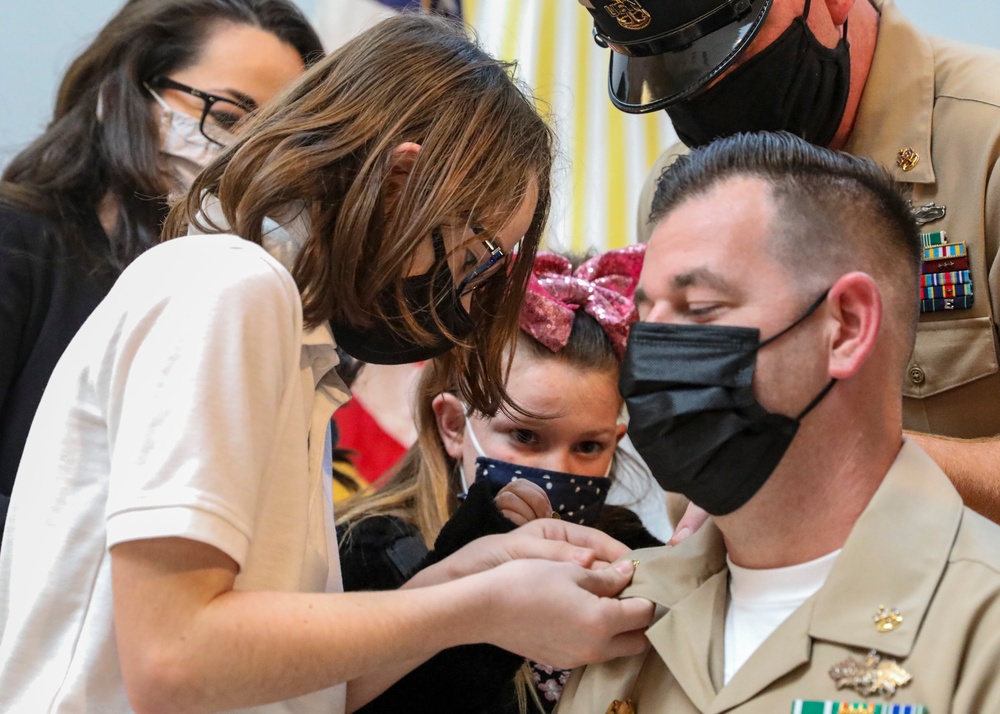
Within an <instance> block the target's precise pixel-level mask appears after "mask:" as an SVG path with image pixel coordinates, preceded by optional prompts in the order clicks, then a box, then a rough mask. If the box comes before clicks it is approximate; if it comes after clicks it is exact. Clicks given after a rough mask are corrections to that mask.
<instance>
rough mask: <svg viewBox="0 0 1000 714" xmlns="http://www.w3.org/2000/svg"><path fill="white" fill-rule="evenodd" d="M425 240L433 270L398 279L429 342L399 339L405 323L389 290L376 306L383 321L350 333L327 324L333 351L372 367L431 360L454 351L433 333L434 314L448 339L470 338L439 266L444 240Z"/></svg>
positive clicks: (349, 328)
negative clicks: (430, 338)
mask: <svg viewBox="0 0 1000 714" xmlns="http://www.w3.org/2000/svg"><path fill="white" fill-rule="evenodd" d="M431 240H432V242H433V245H434V264H433V265H432V266H431V268H430V269H429V270H428V271H427V272H426V273H423V274H421V275H411V276H408V277H406V278H403V299H404V301H405V302H406V306H407V309H408V310H409V311H410V313H411V314H412V315H413V317H414V318H415V319H416V321H417V324H419V325H420V327H421V328H423V329H424V330H426V331H427V332H428V333H430V334H431V335H433V336H434V338H435V339H434V342H433V343H432V344H429V345H428V344H421V343H418V342H414V341H413V340H412V338H408V337H406V336H405V334H406V333H405V331H404V330H405V324H406V323H405V320H404V319H403V315H402V311H401V310H400V308H399V304H398V302H397V300H396V297H395V295H394V294H392V291H391V289H390V291H387V292H386V293H385V294H383V295H382V297H381V298H380V300H379V302H380V305H381V307H382V312H383V314H384V315H386V316H387V317H388V320H387V321H384V322H375V323H373V324H371V325H369V326H368V327H356V326H354V325H352V324H350V323H347V322H342V321H341V322H337V321H332V320H331V322H330V329H331V330H332V331H333V337H334V339H335V340H336V342H337V346H338V347H340V348H341V349H343V350H344V351H345V352H347V354H349V355H351V357H354V358H355V359H358V360H361V361H362V362H370V363H372V364H407V363H411V362H423V361H425V360H429V359H433V358H434V357H438V356H440V355H442V354H444V353H445V352H447V351H448V350H450V349H451V348H452V347H454V346H455V342H454V341H453V340H452V339H451V338H450V337H449V336H448V335H446V334H445V333H444V332H443V331H442V330H441V328H440V327H438V323H437V322H436V321H435V320H434V312H436V313H437V317H438V319H439V320H440V321H441V323H442V324H443V325H444V327H445V328H446V329H447V331H448V332H449V333H451V335H453V336H454V337H456V338H458V339H462V338H465V337H468V336H469V335H470V334H471V333H472V330H473V328H474V327H475V323H474V322H473V321H472V317H471V316H470V315H469V312H468V310H466V309H465V306H464V305H463V304H462V299H461V296H460V295H459V292H458V289H457V288H456V287H455V278H454V276H453V275H452V272H451V268H449V267H448V263H447V261H446V260H445V255H446V251H445V247H444V237H443V236H442V235H441V231H440V229H435V230H434V231H433V232H432V233H431ZM435 300H436V301H437V302H436V304H435ZM432 306H434V309H433V311H432Z"/></svg>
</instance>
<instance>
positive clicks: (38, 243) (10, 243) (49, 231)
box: [0, 200, 56, 253]
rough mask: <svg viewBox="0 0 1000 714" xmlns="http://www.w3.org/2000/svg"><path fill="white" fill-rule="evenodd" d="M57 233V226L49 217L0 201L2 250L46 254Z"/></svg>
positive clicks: (0, 241)
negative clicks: (47, 247) (47, 246)
mask: <svg viewBox="0 0 1000 714" xmlns="http://www.w3.org/2000/svg"><path fill="white" fill-rule="evenodd" d="M55 233H56V225H55V223H54V221H53V220H52V219H51V218H49V217H48V216H45V215H42V214H40V213H35V212H33V211H28V210H25V209H22V208H17V207H15V206H12V205H11V204H9V203H7V202H6V201H3V200H0V248H4V249H15V250H23V251H27V252H29V253H38V252H44V251H45V250H46V248H45V246H46V245H47V244H49V243H51V238H52V237H53V235H54V234H55Z"/></svg>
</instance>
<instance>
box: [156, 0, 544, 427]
mask: <svg viewBox="0 0 1000 714" xmlns="http://www.w3.org/2000/svg"><path fill="white" fill-rule="evenodd" d="M511 70H512V66H511V65H509V64H505V63H503V62H500V61H498V60H496V59H494V58H492V57H490V56H489V55H488V54H486V53H485V52H484V51H483V50H482V49H480V48H479V47H478V46H477V45H476V44H475V42H474V41H472V40H471V39H470V37H469V35H468V34H467V31H466V30H465V28H464V27H463V26H461V25H459V24H457V23H455V22H452V21H449V20H445V19H442V18H438V17H432V16H427V15H421V14H403V15H400V16H396V17H392V18H389V19H387V20H384V21H383V22H381V23H379V24H378V25H376V26H374V27H373V28H372V29H370V30H368V31H367V32H364V33H362V34H361V35H359V36H357V37H356V38H354V39H353V40H351V41H349V42H348V43H346V44H345V45H343V46H342V47H341V48H339V49H338V50H336V51H335V52H333V53H332V54H331V55H330V56H329V57H327V58H326V59H324V60H322V61H321V62H319V63H318V64H317V65H316V66H315V67H313V68H312V69H311V70H310V71H309V72H307V73H306V74H305V76H303V77H302V78H301V80H300V81H298V82H297V83H296V84H295V85H293V86H292V87H291V88H290V89H288V90H287V91H286V92H285V93H284V95H283V96H280V97H278V98H277V99H276V100H275V101H274V102H272V103H271V104H270V105H269V106H268V107H266V108H264V109H262V110H261V111H260V112H258V113H257V114H256V115H255V116H254V117H253V118H252V119H251V121H250V122H249V123H248V125H247V126H246V127H245V129H244V130H243V131H242V132H241V136H240V139H239V140H238V141H237V142H236V143H235V144H234V145H233V146H231V147H230V148H229V149H228V150H227V151H226V152H225V153H224V154H223V155H222V156H221V157H220V158H219V159H218V160H217V161H216V162H215V163H213V164H212V165H211V166H209V167H208V168H207V169H206V170H205V171H204V172H203V173H202V174H201V176H200V177H199V178H198V179H197V180H196V181H195V183H194V185H193V186H192V188H191V190H190V192H189V193H188V195H187V197H186V199H185V200H184V201H183V202H182V203H181V204H179V205H178V206H175V208H174V210H173V211H172V212H171V215H170V217H169V218H168V222H167V226H166V228H165V234H166V235H167V236H168V237H173V236H177V235H180V234H181V233H183V232H184V226H185V224H186V223H188V222H194V223H196V224H197V225H198V227H199V228H200V229H202V230H204V231H208V232H213V231H219V230H225V229H224V228H223V227H219V226H211V225H207V226H206V225H204V221H205V219H204V218H202V219H199V218H198V214H199V211H200V209H201V197H202V196H204V195H205V194H206V193H209V194H214V195H216V196H217V197H218V199H219V201H220V203H221V209H222V212H223V214H224V215H225V218H226V221H227V222H228V224H229V228H228V230H232V231H233V232H235V233H236V234H238V235H240V236H242V237H244V238H246V239H248V240H251V241H254V242H256V243H260V242H261V229H262V222H263V220H264V218H265V217H267V216H271V217H274V216H281V215H288V211H289V209H290V208H291V209H292V210H299V207H301V210H304V211H306V212H307V215H308V217H309V219H310V230H309V235H308V238H307V239H306V242H305V245H304V246H303V248H302V250H301V252H300V253H299V256H298V258H297V260H296V263H295V266H294V269H293V271H292V275H293V277H294V278H295V280H296V283H297V284H298V287H299V291H300V293H301V295H302V304H303V317H304V320H305V322H306V324H307V325H310V326H315V325H317V324H320V323H322V322H323V321H324V320H334V321H337V322H347V323H350V324H353V325H355V326H359V327H362V326H367V325H370V324H371V323H373V322H376V321H380V322H386V318H387V316H386V314H385V312H384V311H383V309H382V307H381V305H382V304H384V302H382V300H381V298H383V296H386V295H393V296H394V297H395V300H396V303H397V304H398V305H399V312H400V313H401V314H402V315H403V317H404V319H403V321H402V322H403V324H399V321H397V323H396V326H395V328H394V329H396V330H397V331H398V332H400V333H402V334H403V335H405V336H407V337H409V338H410V339H413V340H415V341H417V342H420V343H422V344H430V343H432V342H433V339H434V338H433V336H432V335H430V334H428V333H427V332H426V331H425V330H422V329H421V328H420V327H419V326H418V324H417V322H416V321H415V320H414V318H413V315H412V314H411V313H410V312H409V311H408V310H407V309H406V303H405V301H404V299H403V294H402V285H401V278H402V277H403V276H405V275H406V274H407V273H408V270H409V268H410V266H411V264H412V261H413V259H414V255H415V254H416V252H417V250H418V249H420V248H421V246H426V245H428V241H429V240H430V238H429V236H430V234H431V232H432V231H433V230H434V229H435V228H437V227H438V226H440V225H442V224H453V225H456V226H458V227H459V228H462V227H465V226H469V227H476V228H477V229H479V228H482V229H483V231H484V232H485V235H493V234H495V233H496V232H497V231H498V230H499V229H500V228H501V227H502V226H503V225H504V224H505V223H506V222H507V221H508V220H509V219H510V217H511V216H512V215H513V214H514V213H515V212H516V210H517V208H518V207H519V206H520V205H521V204H522V202H523V201H524V199H525V196H526V195H529V193H530V192H531V190H532V187H533V185H534V186H535V187H537V192H538V201H537V206H536V209H535V211H534V215H533V217H532V221H531V225H530V227H529V229H528V231H527V233H526V234H525V235H524V238H523V240H522V241H521V244H520V250H519V252H518V257H517V258H516V259H515V260H513V261H512V264H511V267H510V270H509V271H508V273H507V274H506V275H503V274H500V275H498V276H497V277H496V278H494V279H492V280H490V281H488V282H487V284H486V285H484V286H483V287H482V288H480V289H479V290H477V291H476V292H475V293H474V295H473V299H472V308H471V314H472V317H473V319H474V321H475V323H476V328H475V330H474V332H473V334H472V335H471V336H470V337H469V338H468V339H467V340H464V341H461V342H460V343H459V346H458V347H457V348H455V349H453V350H452V351H451V352H450V353H449V354H448V355H446V356H445V357H444V358H442V362H443V363H444V364H445V365H446V367H447V368H448V370H449V371H450V372H452V373H453V374H456V375H460V376H459V378H458V388H459V389H460V391H461V392H462V394H463V396H464V398H465V399H466V400H467V401H468V403H470V404H471V405H473V406H474V407H475V408H476V409H477V410H479V411H482V412H483V413H487V414H492V413H495V411H496V409H497V408H499V407H500V405H501V404H503V403H504V401H505V398H506V394H505V392H504V389H503V386H502V385H503V384H504V381H505V380H504V378H503V364H505V355H506V353H507V352H509V350H510V346H511V343H512V341H513V338H514V336H515V334H516V333H517V329H518V314H519V310H520V306H521V302H522V300H523V295H524V291H525V288H526V285H527V281H528V276H529V272H530V270H531V265H532V261H533V259H534V254H535V250H536V248H537V245H538V243H539V240H540V239H541V235H542V229H543V226H544V223H545V218H546V215H547V213H548V207H549V173H550V170H551V164H552V154H553V139H552V133H551V130H550V129H549V127H548V126H547V125H546V123H545V121H544V120H543V119H542V118H541V116H540V115H539V113H538V111H537V110H536V109H535V106H534V104H533V103H532V100H531V98H530V96H529V95H527V94H526V93H525V91H524V90H523V89H522V88H521V87H520V86H519V85H518V84H517V83H516V82H515V81H514V80H513V79H512V77H511ZM406 142H413V143H416V144H419V145H420V147H421V149H420V151H419V153H418V154H417V156H416V158H415V159H414V160H413V163H412V166H410V167H409V172H408V175H407V178H406V179H405V182H403V183H402V185H401V186H397V187H396V188H397V189H398V190H397V191H395V192H393V193H391V194H390V195H391V199H392V200H391V201H386V200H385V195H386V190H385V189H386V187H387V185H389V184H390V183H391V182H392V181H393V176H392V175H391V172H392V169H393V165H394V158H393V157H394V154H393V152H394V150H395V149H396V148H397V147H399V146H400V145H401V144H404V143H406ZM481 237H482V236H481V235H480V236H477V237H476V239H475V241H471V240H470V245H473V246H474V245H475V244H478V241H479V238H481ZM464 247H465V246H451V249H452V250H456V249H459V248H464ZM473 249H475V248H473ZM435 302H436V300H435ZM435 319H437V315H436V313H435ZM389 324H392V323H389ZM438 326H439V327H440V328H443V327H444V326H443V325H441V324H440V320H438ZM445 332H446V330H445ZM446 334H447V332H446ZM456 341H457V340H456Z"/></svg>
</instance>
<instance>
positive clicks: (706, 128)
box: [666, 2, 851, 147]
mask: <svg viewBox="0 0 1000 714" xmlns="http://www.w3.org/2000/svg"><path fill="white" fill-rule="evenodd" d="M809 4H810V3H809V2H806V6H805V10H804V11H803V13H802V15H801V16H800V17H797V18H795V20H793V21H792V24H791V25H790V26H789V27H788V29H787V30H785V31H784V32H783V33H782V34H781V36H779V37H778V39H776V40H775V41H774V42H772V43H771V44H770V45H768V46H767V47H766V48H765V49H763V50H762V51H761V52H760V53H758V54H756V55H754V56H753V57H751V58H750V59H748V60H747V61H746V63H744V64H743V65H740V66H739V67H737V68H736V69H734V70H733V71H732V72H731V73H730V74H728V75H726V76H724V77H723V78H722V79H720V80H719V81H718V82H716V83H715V84H714V85H711V86H710V87H708V88H707V89H705V90H704V91H702V92H700V93H698V94H696V95H694V96H693V97H691V98H689V99H686V100H683V101H680V102H677V103H676V104H673V105H671V106H669V107H667V109H666V112H667V114H668V115H669V116H670V120H671V121H672V122H673V124H674V129H675V130H676V131H677V136H678V137H679V138H680V140H681V141H683V142H684V143H685V144H686V145H687V146H691V147H695V146H703V145H704V144H708V143H709V142H711V141H712V140H713V139H717V138H719V137H724V136H732V135H733V134H738V133H740V132H756V131H788V132H791V133H792V134H795V135H796V136H799V137H801V138H803V139H805V140H806V141H808V142H810V143H812V144H817V145H819V146H828V145H829V144H830V142H831V141H833V137H834V136H835V135H836V133H837V129H838V128H839V127H840V122H841V120H842V119H843V117H844V110H845V109H846V107H847V95H848V92H849V91H850V87H851V53H850V45H849V44H848V42H847V25H846V24H845V25H844V37H842V38H841V40H840V42H838V43H837V46H836V47H834V48H832V49H831V48H829V47H825V46H824V45H822V44H821V43H820V42H819V40H817V39H816V36H815V35H814V34H813V33H812V30H810V29H809V25H808V23H807V22H806V18H807V17H808V16H809Z"/></svg>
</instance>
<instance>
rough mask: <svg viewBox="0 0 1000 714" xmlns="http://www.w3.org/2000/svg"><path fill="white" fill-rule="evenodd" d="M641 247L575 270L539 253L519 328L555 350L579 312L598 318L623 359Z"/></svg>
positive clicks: (634, 315)
mask: <svg viewBox="0 0 1000 714" xmlns="http://www.w3.org/2000/svg"><path fill="white" fill-rule="evenodd" d="M645 254H646V245H645V243H642V244H638V245H630V246H628V247H626V248H618V249H616V250H611V251H608V252H607V253H603V254H601V255H598V256H595V257H593V258H591V259H589V260H587V261H586V262H585V263H583V264H582V265H581V266H580V267H579V268H577V269H576V270H573V269H572V267H571V265H570V262H569V261H568V260H567V259H566V258H564V257H562V256H561V255H556V254H555V253H549V252H545V251H543V252H540V253H538V255H537V256H536V257H535V264H534V267H533V268H532V271H531V279H530V282H529V283H528V293H527V296H526V297H525V301H524V307H523V308H522V309H521V329H522V330H524V331H525V332H527V333H528V334H529V335H531V336H532V337H534V338H535V339H536V340H538V341H539V342H541V343H542V344H543V345H545V346H546V347H548V348H549V349H550V350H552V351H553V352H558V351H559V350H561V349H562V348H563V347H565V346H566V343H567V342H568V341H569V335H570V332H572V330H573V316H574V313H575V311H576V310H577V309H578V308H581V307H582V308H583V309H584V311H585V312H586V313H587V314H588V315H590V316H591V317H593V318H594V319H595V320H597V323H598V324H599V325H600V326H601V327H602V328H604V332H605V334H606V335H607V336H608V339H609V340H611V344H612V345H613V346H614V348H615V352H616V353H617V354H618V358H619V359H621V358H622V357H623V356H624V354H625V342H626V340H627V339H628V330H629V326H630V325H631V324H632V323H633V322H635V321H636V320H637V319H638V312H637V311H636V309H635V303H633V302H632V295H633V294H634V293H635V287H636V284H637V283H638V282H639V272H640V271H641V270H642V259H643V256H644V255H645Z"/></svg>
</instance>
